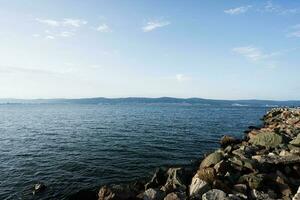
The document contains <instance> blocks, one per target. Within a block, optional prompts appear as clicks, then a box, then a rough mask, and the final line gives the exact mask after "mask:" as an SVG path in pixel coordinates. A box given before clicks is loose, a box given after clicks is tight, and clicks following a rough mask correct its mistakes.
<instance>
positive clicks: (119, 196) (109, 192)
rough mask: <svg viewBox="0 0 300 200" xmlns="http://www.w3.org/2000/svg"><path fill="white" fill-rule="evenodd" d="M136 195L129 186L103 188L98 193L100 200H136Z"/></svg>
mask: <svg viewBox="0 0 300 200" xmlns="http://www.w3.org/2000/svg"><path fill="white" fill-rule="evenodd" d="M135 196H136V194H135V193H134V192H132V191H131V190H130V188H129V185H112V186H110V187H108V186H106V185H105V186H103V187H101V188H100V190H99V193H98V200H130V199H134V198H135Z"/></svg>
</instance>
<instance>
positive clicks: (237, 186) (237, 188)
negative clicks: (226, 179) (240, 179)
mask: <svg viewBox="0 0 300 200" xmlns="http://www.w3.org/2000/svg"><path fill="white" fill-rule="evenodd" d="M233 189H234V190H235V191H237V192H239V193H243V194H245V193H246V192H247V185H245V184H235V185H234V186H233Z"/></svg>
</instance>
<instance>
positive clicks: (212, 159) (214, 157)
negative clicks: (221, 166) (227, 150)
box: [200, 152, 223, 169]
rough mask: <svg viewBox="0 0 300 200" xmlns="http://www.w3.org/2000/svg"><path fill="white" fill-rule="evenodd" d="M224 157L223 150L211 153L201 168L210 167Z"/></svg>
mask: <svg viewBox="0 0 300 200" xmlns="http://www.w3.org/2000/svg"><path fill="white" fill-rule="evenodd" d="M222 159H223V154H222V153H221V152H214V153H211V154H209V155H208V156H207V157H206V158H204V160H203V161H202V162H201V164H200V169H201V168H205V167H210V166H213V165H215V164H217V163H218V162H220V161H221V160H222Z"/></svg>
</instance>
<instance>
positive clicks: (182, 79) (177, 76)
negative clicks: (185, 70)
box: [175, 74, 190, 82]
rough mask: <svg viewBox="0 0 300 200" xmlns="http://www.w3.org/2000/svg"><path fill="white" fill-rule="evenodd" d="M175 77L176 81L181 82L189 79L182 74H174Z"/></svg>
mask: <svg viewBox="0 0 300 200" xmlns="http://www.w3.org/2000/svg"><path fill="white" fill-rule="evenodd" d="M175 79H176V80H177V81H178V82H183V81H187V80H189V79H190V77H188V76H186V75H184V74H176V76H175Z"/></svg>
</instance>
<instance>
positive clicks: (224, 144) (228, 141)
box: [220, 135, 239, 147]
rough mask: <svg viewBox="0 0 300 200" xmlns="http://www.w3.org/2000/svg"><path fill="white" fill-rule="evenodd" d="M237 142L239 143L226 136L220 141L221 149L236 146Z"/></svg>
mask: <svg viewBox="0 0 300 200" xmlns="http://www.w3.org/2000/svg"><path fill="white" fill-rule="evenodd" d="M238 142H239V140H238V139H236V138H234V137H231V136H228V135H224V136H223V137H222V138H221V140H220V144H221V146H222V147H227V146H228V145H231V144H236V143H238Z"/></svg>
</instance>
